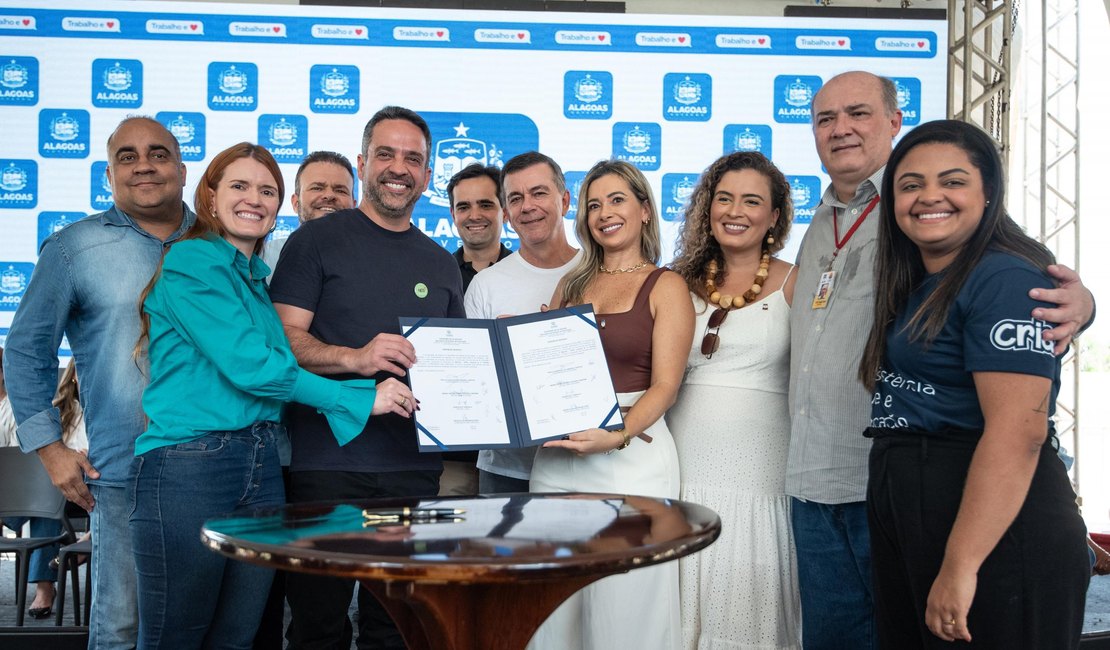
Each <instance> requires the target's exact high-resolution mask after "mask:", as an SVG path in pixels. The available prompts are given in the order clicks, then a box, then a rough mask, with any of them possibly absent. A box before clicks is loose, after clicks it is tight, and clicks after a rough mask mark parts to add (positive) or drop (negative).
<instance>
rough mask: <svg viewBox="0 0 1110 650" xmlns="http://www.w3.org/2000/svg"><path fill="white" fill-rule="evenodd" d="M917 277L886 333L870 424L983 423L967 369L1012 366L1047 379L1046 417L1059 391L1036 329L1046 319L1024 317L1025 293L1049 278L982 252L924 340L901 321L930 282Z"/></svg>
mask: <svg viewBox="0 0 1110 650" xmlns="http://www.w3.org/2000/svg"><path fill="white" fill-rule="evenodd" d="M942 274H943V271H942V272H941V273H937V274H933V275H931V276H928V277H927V278H925V280H924V281H923V282H922V284H921V286H920V287H919V288H918V289H917V290H916V291H914V292H913V293H912V294H911V295H910V297H909V300H908V302H907V304H906V307H905V309H903V310H902V312H901V313H900V314H899V315H898V318H897V319H896V320H895V322H894V323H893V324H892V325H891V327H890V329H889V330H888V331H887V339H886V354H885V358H884V360H883V364H882V369H881V370H880V371H879V376H878V377H877V378H876V385H875V392H874V394H873V396H872V401H871V426H872V427H876V428H880V429H906V428H909V429H915V430H919V431H945V430H975V431H981V430H982V429H983V424H984V421H983V412H982V410H981V409H980V407H979V397H978V394H977V393H976V391H975V382H974V379H973V378H972V373H974V372H1012V373H1019V374H1024V375H1035V376H1038V377H1046V378H1048V379H1051V380H1052V394H1051V396H1050V400H1049V417H1051V416H1052V413H1053V411H1054V410H1055V408H1054V407H1055V403H1056V394H1057V393H1058V392H1059V389H1060V363H1059V360H1058V359H1057V358H1056V356H1055V355H1054V354H1053V344H1052V342H1051V341H1045V340H1044V339H1043V338H1042V337H1041V334H1042V333H1044V332H1045V331H1046V330H1048V329H1051V328H1052V327H1053V325H1052V324H1050V323H1046V322H1045V321H1042V320H1037V319H1035V318H1032V317H1031V316H1030V314H1031V313H1032V311H1033V309H1034V308H1035V307H1046V306H1051V305H1048V304H1046V303H1043V302H1039V301H1036V300H1033V299H1032V298H1030V297H1029V290H1030V289H1033V288H1035V287H1046V286H1053V284H1052V279H1051V278H1050V277H1048V276H1047V275H1046V274H1045V273H1044V272H1043V271H1040V270H1038V269H1036V268H1035V267H1034V266H1033V265H1031V264H1030V263H1028V262H1026V261H1024V260H1022V259H1020V258H1018V257H1016V256H1014V255H1011V254H1008V253H1001V252H988V253H987V254H986V255H985V256H984V257H983V259H982V260H981V261H980V262H979V265H978V266H976V267H975V269H974V270H972V272H971V274H970V275H969V276H968V278H967V281H966V282H965V283H964V286H963V287H962V288H961V289H960V291H959V293H958V294H957V296H956V300H955V302H954V303H953V305H952V306H951V307H950V309H949V312H948V320H947V322H946V323H945V325H944V328H943V329H942V330H941V332H940V334H939V335H938V336H937V338H936V339H935V340H933V342H932V343H930V344H928V345H927V344H926V343H925V342H924V341H923V340H920V339H919V340H914V341H911V340H910V333H909V332H907V331H906V327H905V326H906V323H907V322H908V321H909V319H910V317H911V316H912V315H913V313H914V312H915V311H916V310H917V308H918V307H919V306H920V305H921V303H922V302H924V301H925V299H926V298H927V297H928V296H929V294H930V293H931V292H932V291H933V290H934V289H935V288H936V286H937V284H938V283H939V281H940V279H941V276H942Z"/></svg>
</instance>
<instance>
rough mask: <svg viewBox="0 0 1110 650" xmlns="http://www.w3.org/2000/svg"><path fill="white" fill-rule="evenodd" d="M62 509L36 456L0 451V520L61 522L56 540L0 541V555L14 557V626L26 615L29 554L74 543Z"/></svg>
mask: <svg viewBox="0 0 1110 650" xmlns="http://www.w3.org/2000/svg"><path fill="white" fill-rule="evenodd" d="M65 508H66V500H65V497H63V496H62V493H61V492H59V491H58V488H56V487H54V484H53V483H51V482H50V475H49V474H47V473H46V469H45V468H43V466H42V463H41V462H39V459H38V456H37V455H35V454H24V453H23V452H22V451H21V450H20V449H19V448H18V447H2V448H0V517H44V518H46V519H57V520H58V521H60V522H62V534H61V535H58V536H56V537H20V538H16V539H11V538H7V537H4V538H0V553H15V573H16V580H15V584H16V590H17V592H16V600H15V606H16V619H15V620H16V625H19V626H22V625H23V616H24V614H25V613H26V606H27V577H28V576H27V574H28V564H29V563H30V558H31V552H32V551H34V550H36V549H39V548H44V547H47V546H52V545H54V544H71V543H73V542H74V541H75V540H76V535H75V534H74V532H73V525H72V524H71V523H70V522H69V518H68V517H66V513H65ZM74 574H75V575H76V571H75V572H74Z"/></svg>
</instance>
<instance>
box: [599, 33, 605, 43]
mask: <svg viewBox="0 0 1110 650" xmlns="http://www.w3.org/2000/svg"><path fill="white" fill-rule="evenodd" d="M597 40H599V41H604V40H605V34H598V35H597Z"/></svg>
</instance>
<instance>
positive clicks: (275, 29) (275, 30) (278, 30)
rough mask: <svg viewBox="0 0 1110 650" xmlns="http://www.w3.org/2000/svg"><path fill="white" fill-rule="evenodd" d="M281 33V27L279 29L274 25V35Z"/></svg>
mask: <svg viewBox="0 0 1110 650" xmlns="http://www.w3.org/2000/svg"><path fill="white" fill-rule="evenodd" d="M280 31H281V27H279V26H277V25H274V33H275V34H277V33H278V32H280Z"/></svg>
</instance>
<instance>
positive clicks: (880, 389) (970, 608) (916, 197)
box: [860, 120, 1090, 648]
mask: <svg viewBox="0 0 1110 650" xmlns="http://www.w3.org/2000/svg"><path fill="white" fill-rule="evenodd" d="M1003 183H1004V181H1003V177H1002V161H1001V159H1000V157H999V155H998V152H997V149H996V147H995V144H994V142H993V141H992V140H991V139H990V137H989V136H988V135H987V134H985V133H983V132H982V131H981V130H979V129H978V128H976V127H974V126H971V125H969V124H966V123H963V122H957V121H948V120H944V121H937V122H930V123H928V124H924V125H922V126H919V127H917V128H916V129H914V130H913V131H911V132H910V133H909V134H907V135H906V137H905V138H904V139H903V140H902V141H901V142H900V143H899V144H898V146H897V147H895V149H894V151H893V153H892V154H891V157H890V160H889V162H888V163H887V167H886V173H885V175H884V177H883V187H882V190H881V195H882V222H881V224H880V228H879V248H878V253H877V259H876V274H875V275H876V278H877V287H876V289H877V290H876V301H875V324H874V325H873V327H872V329H871V335H870V338H869V340H868V345H867V349H866V351H865V354H864V359H863V362H862V363H861V366H860V378H861V379H862V380H863V381H864V383H865V384H867V385H868V386H869V387H870V388H871V389H872V390H873V398H872V411H871V416H872V417H871V427H870V428H869V429H868V430H867V435H869V436H871V437H873V438H874V440H875V442H874V446H873V447H872V451H871V460H870V477H869V484H868V494H867V504H868V515H869V518H870V527H871V544H872V569H873V574H874V578H873V579H874V589H875V594H874V596H875V610H876V620H877V625H878V629H879V638H880V641H881V645H882V647H886V648H927V647H947V645H948V642H950V641H953V640H956V639H961V640H964V641H970V642H971V644H972V645H973V646H976V647H983V648H1074V647H1076V646H1077V645H1078V643H1079V635H1080V632H1081V630H1082V624H1083V608H1084V600H1085V593H1086V588H1087V581H1088V579H1089V575H1090V566H1089V564H1088V561H1087V554H1086V547H1085V545H1084V539H1085V528H1084V524H1083V521H1082V519H1081V518H1080V517H1079V513H1078V509H1077V507H1076V504H1075V494H1074V492H1073V491H1072V488H1071V485H1070V482H1069V481H1068V477H1067V475H1066V472H1065V470H1064V466H1063V464H1062V463H1060V461H1059V460H1058V459H1057V458H1056V452H1055V450H1054V447H1055V446H1056V440H1055V432H1054V429H1053V427H1052V424H1051V422H1050V420H1049V418H1050V417H1051V416H1052V414H1053V411H1054V406H1055V402H1056V394H1057V392H1058V390H1059V386H1060V362H1059V360H1058V359H1057V358H1056V356H1055V355H1054V354H1053V344H1052V342H1050V341H1045V340H1044V338H1042V336H1041V335H1042V333H1043V332H1044V331H1045V330H1047V329H1049V328H1051V327H1052V325H1051V324H1048V323H1045V322H1044V321H1040V320H1036V319H1032V318H1030V316H1029V314H1030V312H1031V311H1032V310H1033V308H1034V307H1037V306H1045V305H1044V304H1043V303H1038V302H1037V301H1034V300H1032V299H1031V298H1029V290H1030V289H1032V288H1034V287H1042V286H1051V285H1046V284H1045V283H1046V282H1051V278H1049V276H1048V275H1047V274H1046V272H1045V271H1044V269H1045V267H1046V266H1048V265H1049V264H1052V263H1053V258H1052V255H1051V253H1049V252H1048V250H1047V249H1045V248H1044V247H1043V246H1042V245H1041V244H1039V243H1037V242H1036V241H1034V240H1033V239H1031V238H1029V237H1028V236H1026V235H1025V234H1024V233H1023V232H1022V230H1021V229H1020V228H1019V227H1018V225H1017V224H1016V223H1014V222H1013V220H1011V219H1010V217H1009V216H1007V214H1006V211H1005V208H1004V206H1003V202H1004V198H1003V197H1004V188H1003Z"/></svg>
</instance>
